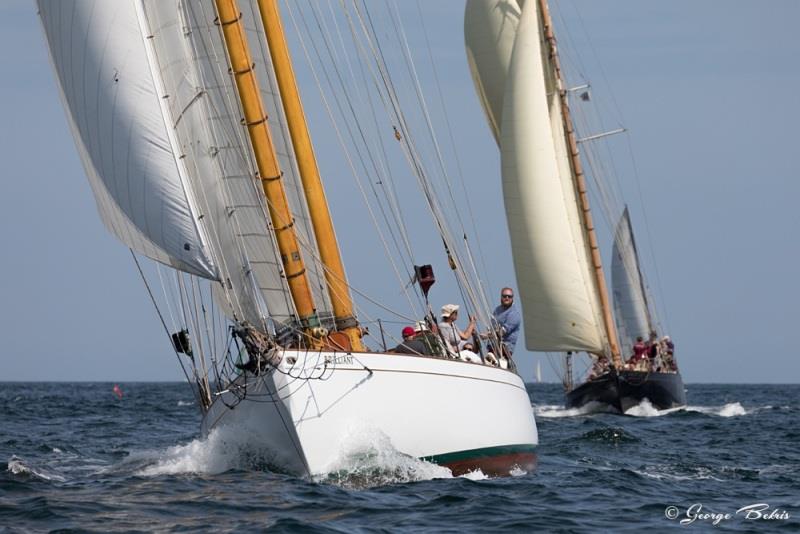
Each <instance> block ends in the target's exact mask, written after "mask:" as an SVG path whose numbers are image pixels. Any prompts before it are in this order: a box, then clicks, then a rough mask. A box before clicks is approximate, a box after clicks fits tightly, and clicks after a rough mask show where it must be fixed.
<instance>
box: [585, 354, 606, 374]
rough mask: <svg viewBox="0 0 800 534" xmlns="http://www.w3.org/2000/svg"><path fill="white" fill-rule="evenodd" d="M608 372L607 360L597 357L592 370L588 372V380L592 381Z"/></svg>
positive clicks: (603, 357)
mask: <svg viewBox="0 0 800 534" xmlns="http://www.w3.org/2000/svg"><path fill="white" fill-rule="evenodd" d="M608 370H609V364H608V358H606V357H605V356H597V357H596V358H595V360H594V363H593V364H592V369H591V371H589V378H588V380H594V379H595V378H598V377H601V376H603V375H604V374H606V373H607V372H608Z"/></svg>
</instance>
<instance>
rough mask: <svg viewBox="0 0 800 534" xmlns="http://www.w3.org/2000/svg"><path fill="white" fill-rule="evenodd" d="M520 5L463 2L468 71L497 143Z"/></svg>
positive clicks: (503, 0)
mask: <svg viewBox="0 0 800 534" xmlns="http://www.w3.org/2000/svg"><path fill="white" fill-rule="evenodd" d="M522 4H523V2H519V3H518V2H517V0H467V6H466V9H465V11H464V40H465V43H466V48H467V62H468V63H469V70H470V73H471V74H472V81H473V82H474V83H475V90H476V92H477V93H478V98H479V99H480V101H481V107H482V108H483V111H484V112H485V113H486V120H487V121H488V122H489V128H490V129H491V131H492V134H493V135H494V138H495V141H497V143H498V144H500V125H501V120H502V117H503V97H504V95H505V88H506V79H507V77H508V67H509V65H510V64H511V51H512V50H513V48H514V39H515V38H516V36H517V26H519V19H520V16H521V15H522V10H521V9H520V5H522Z"/></svg>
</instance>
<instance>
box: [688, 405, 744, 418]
mask: <svg viewBox="0 0 800 534" xmlns="http://www.w3.org/2000/svg"><path fill="white" fill-rule="evenodd" d="M685 410H686V411H687V412H699V413H704V414H709V415H718V416H720V417H736V416H739V415H747V414H748V413H749V412H748V411H747V410H745V409H744V407H743V406H742V405H741V404H740V403H738V402H729V403H728V404H726V405H724V406H687V407H686V408H685Z"/></svg>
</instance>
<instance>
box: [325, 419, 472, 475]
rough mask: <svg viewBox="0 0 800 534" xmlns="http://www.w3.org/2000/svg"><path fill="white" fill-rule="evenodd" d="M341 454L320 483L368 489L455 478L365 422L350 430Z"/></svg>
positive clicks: (343, 443) (339, 453) (340, 445)
mask: <svg viewBox="0 0 800 534" xmlns="http://www.w3.org/2000/svg"><path fill="white" fill-rule="evenodd" d="M338 451H339V452H338V455H337V457H336V458H335V459H334V460H333V461H332V462H331V463H330V464H328V466H327V467H326V468H325V469H324V473H323V474H322V475H320V476H319V477H316V478H318V479H319V480H320V481H325V482H332V483H334V484H337V485H342V486H345V487H354V488H365V487H374V486H383V485H387V484H398V483H407V482H417V481H421V480H431V479H434V478H452V477H453V474H452V472H451V471H450V470H449V469H447V468H446V467H442V466H439V465H436V464H434V463H431V462H427V461H425V460H420V459H418V458H414V457H412V456H408V455H407V454H403V453H401V452H400V451H398V450H397V449H396V448H395V447H394V445H393V444H392V442H391V440H390V439H389V437H388V436H386V434H384V433H383V432H381V431H380V430H378V429H377V428H374V427H371V426H369V425H368V424H365V423H359V424H355V425H353V426H351V427H350V428H348V430H347V433H346V434H345V437H344V438H343V439H342V441H341V442H340V443H339V447H338ZM480 475H481V476H483V473H480ZM468 478H469V477H468Z"/></svg>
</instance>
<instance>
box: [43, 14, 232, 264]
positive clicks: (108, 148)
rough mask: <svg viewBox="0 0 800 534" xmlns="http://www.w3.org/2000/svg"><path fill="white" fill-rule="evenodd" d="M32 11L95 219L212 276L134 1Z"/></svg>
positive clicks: (144, 248)
mask: <svg viewBox="0 0 800 534" xmlns="http://www.w3.org/2000/svg"><path fill="white" fill-rule="evenodd" d="M39 12H40V16H41V20H42V25H43V27H44V31H45V34H46V37H47V43H48V46H49V49H50V57H51V59H52V62H53V66H54V68H55V71H56V75H57V79H58V85H59V87H60V89H61V96H62V99H63V102H64V106H65V108H66V110H67V117H68V120H69V123H70V127H71V128H72V133H73V136H74V137H75V142H76V144H77V146H78V152H79V154H80V156H81V160H82V161H83V165H84V168H85V169H86V174H87V176H88V177H89V182H90V183H91V186H92V190H93V191H94V194H95V199H96V201H97V206H98V210H99V212H100V215H101V217H102V219H103V222H104V223H105V225H106V226H107V227H108V229H109V230H110V231H111V232H112V233H114V234H115V235H116V236H117V237H118V238H119V239H120V240H121V241H123V242H124V243H125V244H126V245H128V246H129V247H131V248H133V249H134V250H136V251H138V252H140V253H142V254H145V255H147V256H149V257H151V258H153V259H155V260H157V261H160V262H163V263H166V264H169V265H172V266H174V267H176V268H178V269H182V270H184V271H187V272H191V273H194V274H198V275H201V276H205V277H208V278H216V277H217V269H216V267H215V265H214V263H213V261H212V260H211V255H210V251H209V250H208V249H207V246H206V243H205V240H204V238H203V236H202V231H201V229H200V228H199V226H198V224H197V217H198V215H199V214H198V213H196V212H195V210H194V206H193V204H192V201H191V191H190V190H189V188H188V187H187V184H186V176H185V175H184V173H183V172H182V169H181V168H180V165H179V162H178V161H177V160H176V158H175V155H174V152H173V150H174V147H173V142H174V140H173V139H171V137H170V132H169V131H168V128H167V125H166V124H165V122H164V118H163V115H162V109H161V95H160V94H159V91H158V88H157V87H156V85H155V84H154V81H153V77H152V74H151V71H150V63H149V61H148V56H147V51H146V49H145V43H144V39H143V37H142V32H141V28H140V26H139V17H138V16H137V12H136V7H135V5H134V3H133V2H130V1H121V2H105V1H98V0H94V1H93V0H82V1H68V0H66V1H62V0H40V1H39Z"/></svg>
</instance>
